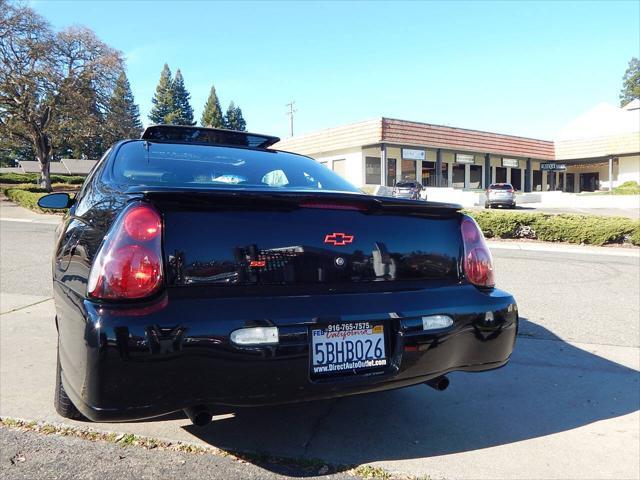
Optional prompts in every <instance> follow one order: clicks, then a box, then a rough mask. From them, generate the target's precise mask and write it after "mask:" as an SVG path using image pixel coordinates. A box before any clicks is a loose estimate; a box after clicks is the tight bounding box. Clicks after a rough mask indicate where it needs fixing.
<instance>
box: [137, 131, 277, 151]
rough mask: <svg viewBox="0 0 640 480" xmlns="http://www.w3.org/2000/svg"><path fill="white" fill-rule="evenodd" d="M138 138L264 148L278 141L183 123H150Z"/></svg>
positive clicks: (251, 134)
mask: <svg viewBox="0 0 640 480" xmlns="http://www.w3.org/2000/svg"><path fill="white" fill-rule="evenodd" d="M140 138H141V139H142V140H149V141H151V142H167V143H189V144H196V145H227V146H240V147H249V148H259V149H266V148H267V147H270V146H271V145H273V144H275V143H278V142H279V141H280V139H279V138H278V137H273V136H271V135H263V134H260V133H249V132H239V131H237V130H224V129H221V128H205V127H191V126H185V125H152V126H150V127H147V128H146V129H145V131H144V132H143V133H142V136H141V137H140Z"/></svg>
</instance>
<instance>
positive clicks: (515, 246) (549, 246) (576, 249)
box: [487, 240, 640, 258]
mask: <svg viewBox="0 0 640 480" xmlns="http://www.w3.org/2000/svg"><path fill="white" fill-rule="evenodd" d="M487 245H488V246H489V248H490V249H492V250H522V251H534V252H551V253H574V254H578V255H585V254H586V255H605V256H614V257H631V258H640V249H638V248H628V249H627V248H617V247H611V248H608V247H591V246H583V245H567V244H557V243H533V242H532V243H529V242H496V241H491V240H487Z"/></svg>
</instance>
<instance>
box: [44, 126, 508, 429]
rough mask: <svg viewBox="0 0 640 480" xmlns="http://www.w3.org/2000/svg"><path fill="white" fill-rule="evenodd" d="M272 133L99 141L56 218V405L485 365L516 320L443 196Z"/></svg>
mask: <svg viewBox="0 0 640 480" xmlns="http://www.w3.org/2000/svg"><path fill="white" fill-rule="evenodd" d="M277 140H278V139H277V138H275V137H270V136H265V135H257V134H250V133H245V132H234V131H225V130H215V129H205V128H197V127H178V126H163V125H160V126H153V127H149V128H148V129H147V130H146V131H145V133H144V134H143V136H142V138H141V139H139V140H125V141H121V142H119V143H117V144H115V145H114V146H113V147H112V148H111V149H109V151H108V152H107V153H105V154H104V156H103V158H102V159H101V160H100V161H99V162H98V163H97V165H96V167H95V168H94V169H93V171H92V172H91V173H90V174H89V176H88V177H87V179H86V181H85V182H84V185H83V186H82V188H81V190H80V191H79V192H78V193H77V195H75V197H73V198H72V197H70V196H69V195H68V194H66V193H54V194H50V195H48V196H44V197H42V198H41V199H40V205H41V206H42V207H46V208H58V209H67V210H68V211H67V213H66V215H65V216H64V219H63V221H62V223H61V225H60V226H59V227H58V230H57V232H56V243H55V252H54V260H53V285H54V297H55V307H56V318H55V322H56V327H57V331H58V368H57V377H56V392H55V407H56V409H57V411H58V413H59V414H60V415H62V416H64V417H68V418H77V419H81V418H87V419H90V420H93V421H107V422H115V421H123V420H137V419H144V418H150V417H156V416H160V415H163V414H166V413H170V412H174V411H178V410H185V412H186V413H187V415H188V416H189V417H190V418H191V420H192V421H193V422H194V423H195V424H197V425H205V424H207V423H208V422H209V421H210V420H211V416H212V412H213V411H214V409H216V408H218V407H220V406H224V407H225V408H229V407H231V408H236V407H247V406H258V405H275V404H284V403H290V402H300V401H307V400H317V399H328V398H334V397H340V396H345V395H352V394H359V393H366V392H375V391H381V390H387V389H393V388H399V387H405V386H409V385H416V384H420V383H425V384H427V385H430V386H432V387H434V388H436V389H438V390H443V389H444V388H446V386H447V385H448V379H447V377H446V376H445V375H446V374H447V373H448V372H452V371H455V370H462V371H472V372H477V371H484V370H491V369H495V368H498V367H501V366H503V365H505V364H506V363H507V361H508V360H509V357H510V355H511V353H512V350H513V347H514V342H515V338H516V332H517V328H518V310H517V306H516V302H515V300H514V299H513V297H512V296H511V295H510V294H508V293H506V292H504V291H502V290H499V289H497V288H496V287H495V285H494V283H495V282H494V270H493V264H492V258H491V254H490V252H489V250H488V248H487V245H486V244H485V241H484V237H483V235H482V233H481V231H480V230H479V228H478V226H477V224H476V223H475V222H474V220H473V219H471V218H470V217H468V216H466V215H464V214H463V213H461V212H460V207H459V206H457V205H451V204H443V203H434V202H425V201H416V200H410V199H399V198H385V197H375V196H370V195H366V194H364V193H362V192H361V191H359V190H358V189H357V188H355V187H354V186H352V185H350V184H349V183H347V182H346V181H345V180H343V179H342V178H341V177H339V176H338V175H336V174H335V173H333V172H332V171H331V170H330V169H328V168H326V167H324V166H323V165H321V164H319V163H318V162H316V161H315V160H313V159H311V158H308V157H304V156H301V155H296V154H293V153H287V152H282V151H278V150H275V149H270V148H269V147H270V146H271V145H273V144H274V143H276V142H277Z"/></svg>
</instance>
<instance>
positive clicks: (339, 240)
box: [324, 232, 354, 247]
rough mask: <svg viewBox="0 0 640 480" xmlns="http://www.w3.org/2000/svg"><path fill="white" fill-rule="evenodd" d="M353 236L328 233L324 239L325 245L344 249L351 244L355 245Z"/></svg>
mask: <svg viewBox="0 0 640 480" xmlns="http://www.w3.org/2000/svg"><path fill="white" fill-rule="evenodd" d="M353 238H354V237H353V235H347V234H346V233H338V232H335V233H328V234H327V235H326V236H325V237H324V243H329V244H331V245H335V246H336V247H344V246H345V245H348V244H350V243H353Z"/></svg>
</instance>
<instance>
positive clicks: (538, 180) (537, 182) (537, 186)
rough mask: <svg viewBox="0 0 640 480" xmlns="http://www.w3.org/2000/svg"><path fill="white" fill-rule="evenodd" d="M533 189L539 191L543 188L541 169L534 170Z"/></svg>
mask: <svg viewBox="0 0 640 480" xmlns="http://www.w3.org/2000/svg"><path fill="white" fill-rule="evenodd" d="M531 189H532V190H533V191H534V192H539V191H541V190H542V172H541V171H540V170H534V171H533V185H532V186H531Z"/></svg>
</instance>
